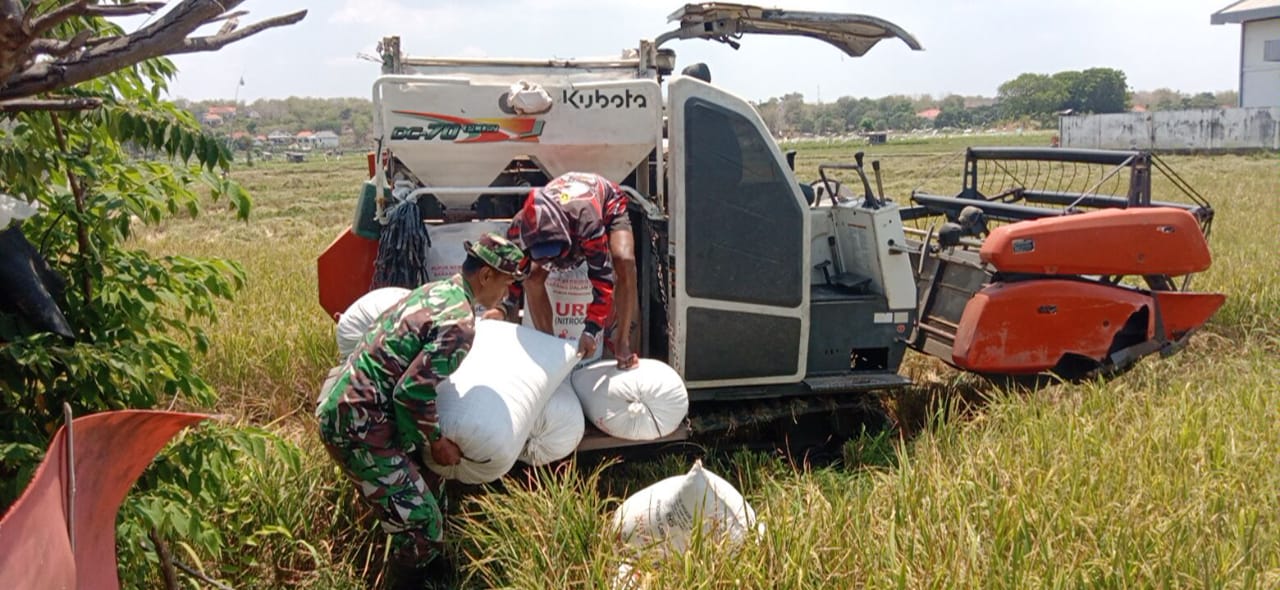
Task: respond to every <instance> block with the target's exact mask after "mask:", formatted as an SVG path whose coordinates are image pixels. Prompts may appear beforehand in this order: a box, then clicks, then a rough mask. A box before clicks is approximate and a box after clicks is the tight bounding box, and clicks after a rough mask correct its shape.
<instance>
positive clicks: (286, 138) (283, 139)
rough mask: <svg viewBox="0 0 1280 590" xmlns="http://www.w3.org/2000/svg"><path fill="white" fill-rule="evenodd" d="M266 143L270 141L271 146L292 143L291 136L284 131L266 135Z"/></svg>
mask: <svg viewBox="0 0 1280 590" xmlns="http://www.w3.org/2000/svg"><path fill="white" fill-rule="evenodd" d="M267 141H270V142H271V145H289V144H291V143H293V134H292V133H287V132H285V131H272V132H271V133H270V134H269V135H267Z"/></svg>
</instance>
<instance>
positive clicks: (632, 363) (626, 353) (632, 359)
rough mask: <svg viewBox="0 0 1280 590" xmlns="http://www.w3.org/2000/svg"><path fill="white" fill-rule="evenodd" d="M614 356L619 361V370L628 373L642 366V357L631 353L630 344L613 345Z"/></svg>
mask: <svg viewBox="0 0 1280 590" xmlns="http://www.w3.org/2000/svg"><path fill="white" fill-rule="evenodd" d="M613 349H614V351H615V352H614V356H615V357H617V359H618V368H619V369H622V370H623V371H626V370H628V369H634V368H636V367H639V366H640V357H639V356H638V355H636V354H635V353H633V352H631V346H630V345H628V344H623V343H618V342H615V343H614V345H613Z"/></svg>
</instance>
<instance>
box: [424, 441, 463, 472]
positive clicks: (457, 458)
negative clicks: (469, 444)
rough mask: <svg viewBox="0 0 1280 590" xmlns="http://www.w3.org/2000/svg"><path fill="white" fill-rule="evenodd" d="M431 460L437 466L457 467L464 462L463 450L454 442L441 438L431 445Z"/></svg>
mask: <svg viewBox="0 0 1280 590" xmlns="http://www.w3.org/2000/svg"><path fill="white" fill-rule="evenodd" d="M431 460H432V461H435V462H436V465H446V466H447V465H457V464H458V463H460V462H462V450H461V449H459V448H458V445H457V444H455V443H454V442H453V441H451V440H449V439H447V438H444V437H440V439H439V440H437V441H435V442H433V443H431Z"/></svg>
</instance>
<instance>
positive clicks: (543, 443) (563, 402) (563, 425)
mask: <svg viewBox="0 0 1280 590" xmlns="http://www.w3.org/2000/svg"><path fill="white" fill-rule="evenodd" d="M585 431H586V421H585V420H584V419H583V417H582V404H581V403H579V402H578V396H577V394H575V393H573V386H572V385H571V384H570V383H569V380H568V379H565V380H564V382H563V383H561V384H560V387H557V388H556V391H555V393H554V394H552V395H551V399H550V400H549V401H548V402H547V407H545V408H543V409H542V413H541V414H539V415H538V419H537V420H536V421H534V423H533V430H532V431H530V432H529V440H528V441H526V442H525V444H524V452H522V453H520V461H521V462H523V463H525V464H528V465H533V466H535V467H536V466H538V465H546V464H547V463H550V462H552V461H558V460H560V459H563V458H565V457H568V456H569V455H571V454H573V452H574V451H575V450H577V448H578V443H580V442H582V434H583V432H585Z"/></svg>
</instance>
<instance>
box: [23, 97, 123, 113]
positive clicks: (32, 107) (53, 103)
mask: <svg viewBox="0 0 1280 590" xmlns="http://www.w3.org/2000/svg"><path fill="white" fill-rule="evenodd" d="M100 106H102V99H99V98H85V97H68V98H19V99H15V100H6V101H3V102H0V113H17V112H23V111H87V110H91V109H96V108H98V107H100Z"/></svg>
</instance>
